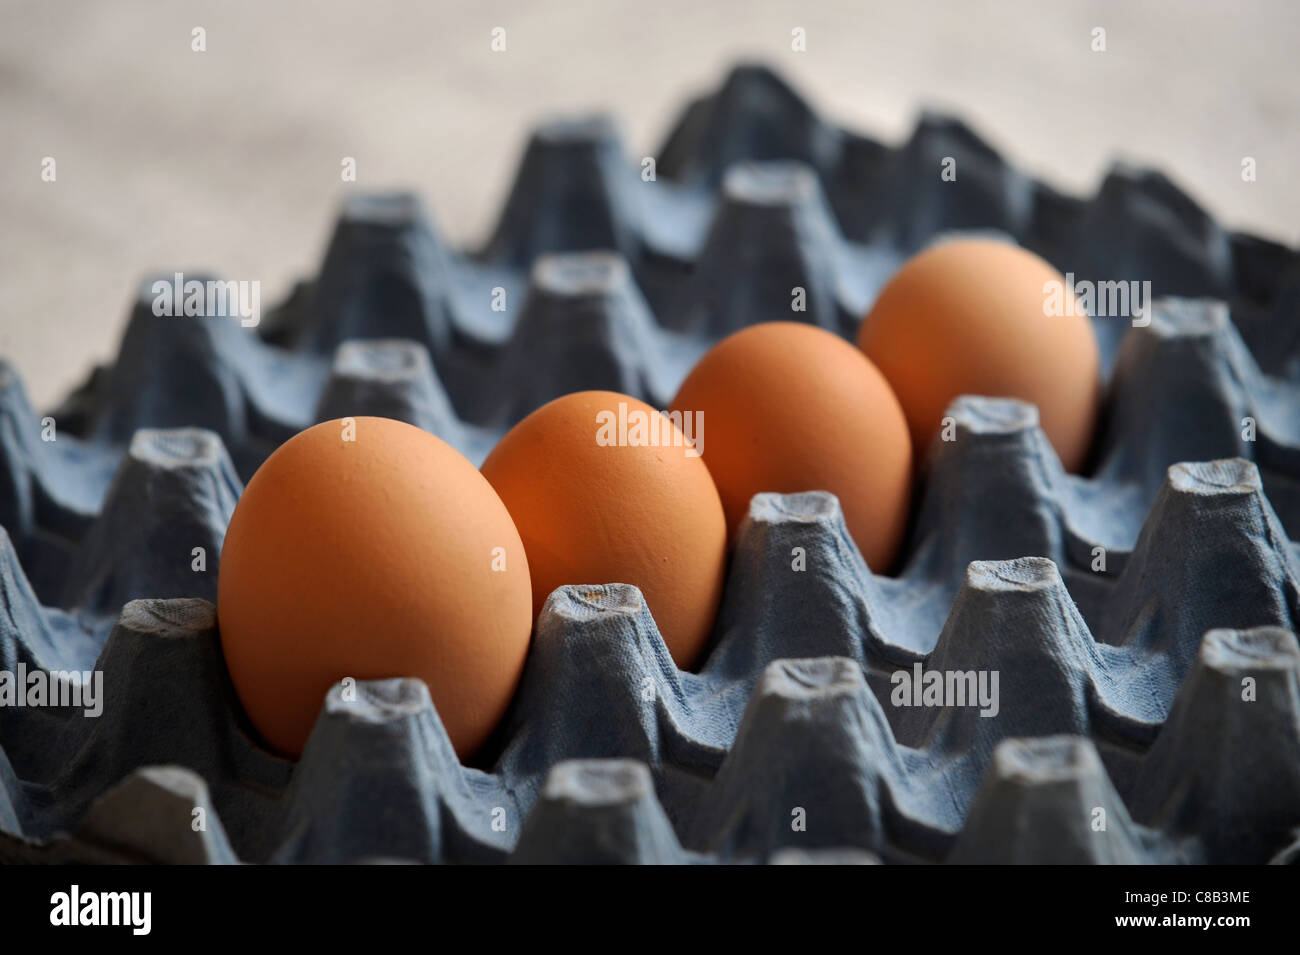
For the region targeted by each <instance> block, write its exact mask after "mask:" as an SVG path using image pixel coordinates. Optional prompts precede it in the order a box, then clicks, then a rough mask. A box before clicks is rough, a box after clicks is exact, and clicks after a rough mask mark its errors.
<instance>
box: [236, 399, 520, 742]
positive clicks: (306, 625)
mask: <svg viewBox="0 0 1300 955" xmlns="http://www.w3.org/2000/svg"><path fill="white" fill-rule="evenodd" d="M217 620H218V627H219V631H220V635H221V647H222V651H223V652H224V654H225V659H226V664H227V667H228V668H229V671H230V678H231V681H232V682H233V683H234V687H235V691H236V693H237V694H238V696H239V699H240V701H241V702H242V703H243V706H244V709H245V711H246V712H247V713H248V717H249V720H250V721H251V722H252V724H253V726H254V727H255V728H256V729H257V731H258V733H259V734H261V736H262V738H263V739H264V740H265V741H266V743H267V744H269V745H270V746H271V747H272V748H273V749H275V750H278V751H279V752H281V753H284V754H286V755H289V756H297V755H299V754H300V753H301V752H302V748H303V745H304V743H305V742H306V740H307V737H308V735H309V734H310V732H311V729H312V725H313V724H314V723H315V720H316V717H317V715H318V714H319V712H320V710H321V705H322V703H323V701H324V697H325V694H326V692H327V691H328V689H329V688H330V686H331V685H333V684H334V683H336V682H338V681H339V680H341V679H343V678H344V677H352V678H353V679H356V680H368V679H380V678H385V677H417V678H419V679H421V680H423V681H424V682H425V684H426V685H427V686H428V688H429V693H430V695H431V696H432V698H433V702H434V706H435V707H436V709H437V711H438V716H439V717H440V718H441V720H442V723H443V726H444V727H445V728H446V730H447V734H448V736H449V737H450V738H451V742H452V744H453V746H454V747H455V749H456V752H457V753H458V754H459V755H460V756H461V757H462V758H464V757H467V756H469V755H471V754H472V753H473V752H474V751H475V750H476V749H477V748H478V747H479V746H480V745H481V744H482V743H483V742H484V740H485V739H486V738H487V736H488V734H489V733H491V731H492V729H493V727H495V726H496V724H497V722H498V721H499V720H500V719H501V717H502V715H503V714H504V713H505V710H506V707H507V705H508V704H509V702H510V699H511V697H512V696H513V694H514V691H515V687H516V685H517V684H518V682H519V678H520V675H521V673H522V671H523V666H524V658H525V656H526V655H527V653H528V646H529V641H530V638H531V632H532V590H531V586H530V583H529V574H528V557H527V554H526V553H525V551H524V546H523V543H522V542H521V541H520V539H519V533H518V532H517V531H516V530H515V527H514V524H513V523H512V522H511V520H510V515H509V513H508V512H507V511H506V508H505V505H503V504H502V503H501V499H500V498H498V497H497V495H496V492H495V491H493V490H492V487H491V485H489V484H488V483H487V481H485V480H484V479H483V476H482V475H481V474H479V472H478V471H477V470H476V469H475V467H474V465H473V464H471V463H470V462H469V461H468V460H466V459H465V458H464V457H462V456H461V455H460V453H459V452H457V451H456V450H455V449H454V448H452V447H451V446H450V445H448V444H446V443H445V442H443V441H441V440H440V439H438V438H436V437H434V436H433V435H431V434H429V433H427V432H425V431H422V430H420V429H419V428H416V427H413V426H411V425H409V424H404V423H402V422H400V421H391V420H389V419H387V418H370V417H357V418H343V419H339V420H336V421H327V422H325V423H323V424H318V425H316V426H314V427H312V428H308V429H307V430H306V431H303V432H301V433H300V434H298V435H295V436H294V437H292V438H290V439H289V440H288V441H286V442H285V443H284V444H283V445H281V446H280V447H279V448H278V449H277V450H276V451H275V452H274V453H273V454H272V455H271V456H270V457H269V458H267V460H266V461H265V462H264V463H263V464H262V466H261V467H260V468H258V470H257V473H255V474H254V475H253V477H252V480H250V481H249V483H248V487H247V488H245V489H244V493H243V495H242V496H241V497H240V498H239V501H238V503H237V505H236V507H235V512H234V515H233V516H232V517H231V519H230V526H229V528H228V529H227V531H226V538H225V543H224V545H223V546H222V549H221V567H220V573H219V576H218V581H217Z"/></svg>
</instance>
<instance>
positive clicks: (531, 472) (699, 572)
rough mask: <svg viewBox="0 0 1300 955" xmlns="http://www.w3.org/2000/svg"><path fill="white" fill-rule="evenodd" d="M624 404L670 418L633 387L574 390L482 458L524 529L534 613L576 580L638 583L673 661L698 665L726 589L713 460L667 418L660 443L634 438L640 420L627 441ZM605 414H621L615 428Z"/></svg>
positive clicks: (628, 414)
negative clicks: (622, 437) (622, 435)
mask: <svg viewBox="0 0 1300 955" xmlns="http://www.w3.org/2000/svg"><path fill="white" fill-rule="evenodd" d="M620 404H621V405H622V406H623V414H624V420H625V421H627V422H633V421H635V420H637V418H636V417H635V416H636V415H642V416H650V417H653V418H659V417H660V415H659V412H658V411H657V410H655V409H654V408H652V407H651V406H650V405H648V404H646V403H645V402H643V401H638V400H637V399H636V398H632V397H629V396H628V395H620V394H616V393H614V392H609V391H583V392H578V393H576V394H570V395H565V396H564V397H561V398H557V399H556V400H554V401H552V402H550V403H549V404H546V405H543V406H542V407H541V408H539V409H537V410H536V411H534V412H533V413H532V414H530V415H529V416H528V417H526V418H524V420H523V421H521V422H519V424H517V425H515V427H514V428H512V429H511V430H510V431H509V433H507V434H506V436H505V437H504V438H502V439H501V441H500V443H499V444H498V445H497V446H496V448H495V449H493V451H492V453H491V454H490V455H489V456H488V458H487V460H486V461H485V462H484V463H483V475H484V476H485V477H486V478H487V479H488V481H489V482H491V484H492V486H493V487H494V488H496V491H497V493H498V494H500V495H501V500H503V501H504V502H505V505H506V507H507V508H508V509H509V511H510V514H511V516H512V517H513V518H514V521H515V525H516V526H517V527H518V528H519V536H520V537H522V538H523V542H524V548H525V550H527V552H528V565H529V567H530V568H531V570H532V579H533V611H534V613H540V612H541V609H542V606H543V605H544V604H545V602H546V598H547V597H548V596H549V595H550V594H551V592H552V591H554V590H555V589H556V588H557V587H560V586H563V585H565V584H606V583H621V584H634V585H635V586H637V587H639V588H640V589H641V592H642V594H643V595H644V597H645V600H646V604H647V606H648V607H649V608H650V613H651V615H652V616H653V617H654V619H655V623H656V624H657V625H658V627H659V632H660V634H661V635H662V636H663V639H664V642H665V643H666V644H667V646H668V649H669V651H670V652H671V653H672V656H673V660H674V661H676V663H677V665H678V666H679V667H682V668H689V667H691V666H692V665H693V664H694V663H695V661H696V660H697V659H698V657H699V655H700V652H701V651H702V650H703V648H704V646H705V644H706V643H707V641H708V638H709V635H710V633H711V632H712V629H713V621H714V617H715V615H716V613H717V609H718V602H719V600H720V599H721V596H722V585H723V578H724V575H725V573H726V559H727V541H726V522H725V520H724V518H723V514H722V503H721V502H720V501H719V500H718V492H717V489H716V488H714V486H713V480H712V478H710V477H709V472H708V469H707V468H705V466H704V463H703V461H701V460H700V458H699V457H698V455H695V454H694V452H693V451H692V449H691V447H690V445H689V443H687V442H686V440H685V439H684V437H683V435H682V433H681V431H680V430H678V429H677V427H676V426H675V425H669V423H668V421H667V419H662V420H663V422H664V425H668V426H667V427H663V429H662V430H663V432H664V433H665V434H664V436H663V437H661V438H659V443H658V444H657V445H651V444H641V445H634V444H632V443H631V442H633V441H635V440H638V434H637V432H635V431H633V429H632V428H631V427H627V428H625V429H624V430H625V431H626V432H627V440H626V441H625V442H624V443H621V444H620V443H617V442H618V440H619V433H618V432H619V428H618V426H617V421H618V416H619V413H620V412H619V406H620ZM606 416H612V420H613V421H614V422H615V424H614V427H613V432H612V434H611V431H610V430H609V424H610V422H611V418H610V417H606ZM641 420H647V421H648V420H649V418H643V419H641ZM611 437H612V438H613V440H614V441H615V443H613V444H610V443H608V439H610V438H611ZM640 437H642V438H647V439H648V432H646V433H644V434H641V435H640ZM674 442H675V443H674Z"/></svg>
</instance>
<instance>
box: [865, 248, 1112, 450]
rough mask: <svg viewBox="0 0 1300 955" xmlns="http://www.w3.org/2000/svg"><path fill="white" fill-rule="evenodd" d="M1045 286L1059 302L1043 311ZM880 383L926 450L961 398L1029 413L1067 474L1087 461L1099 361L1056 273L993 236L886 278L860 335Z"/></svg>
mask: <svg viewBox="0 0 1300 955" xmlns="http://www.w3.org/2000/svg"><path fill="white" fill-rule="evenodd" d="M1052 290H1055V291H1056V294H1057V295H1058V296H1060V297H1059V298H1058V302H1068V304H1066V305H1064V306H1063V307H1062V308H1061V309H1060V310H1061V311H1064V312H1065V314H1064V315H1060V314H1049V309H1048V305H1047V303H1048V301H1049V295H1050V294H1051V292H1052ZM858 345H859V346H860V347H861V348H862V350H863V351H864V352H866V354H867V356H868V357H869V358H870V359H871V360H872V361H873V362H875V363H876V366H877V367H878V368H879V369H880V370H881V372H883V373H884V376H885V377H886V378H888V379H889V383H890V385H892V386H893V389H894V393H895V394H897V395H898V400H899V402H900V403H901V404H902V406H903V411H904V413H905V414H906V415H907V423H908V426H909V427H910V428H911V431H912V444H913V446H914V447H915V448H916V450H917V455H918V457H920V456H922V455H924V454H925V453H926V452H927V450H928V449H929V447H930V442H931V441H932V440H933V439H934V436H935V435H936V434H937V433H938V432H939V430H940V428H941V423H942V420H943V416H944V413H945V411H946V409H947V407H948V403H949V402H950V401H952V399H953V398H956V397H957V396H958V395H963V394H972V395H993V396H1004V397H1010V398H1020V399H1023V400H1024V401H1029V402H1032V403H1033V404H1036V405H1037V406H1038V414H1039V419H1040V421H1041V422H1042V427H1043V431H1044V433H1046V435H1047V437H1048V439H1049V440H1050V441H1051V442H1052V444H1053V445H1054V446H1055V448H1056V453H1057V454H1058V455H1059V456H1060V458H1061V463H1062V464H1063V465H1064V466H1065V467H1066V469H1067V470H1070V471H1077V470H1078V469H1079V468H1081V467H1082V466H1083V464H1084V461H1085V459H1086V458H1087V455H1088V446H1089V444H1090V442H1091V440H1092V433H1093V427H1094V425H1095V422H1096V418H1097V407H1098V403H1099V399H1100V375H1101V357H1100V354H1099V352H1098V350H1097V340H1096V336H1095V334H1094V333H1093V330H1092V324H1091V322H1090V320H1089V319H1088V317H1087V316H1086V315H1084V314H1081V313H1080V310H1079V308H1078V307H1077V303H1076V302H1075V299H1074V290H1073V289H1070V288H1067V287H1066V286H1065V277H1064V276H1062V275H1061V273H1060V272H1057V271H1056V269H1054V268H1053V267H1052V266H1051V265H1049V264H1048V263H1047V262H1044V261H1043V260H1042V259H1040V258H1039V257H1038V256H1036V255H1034V254H1033V253H1032V252H1027V251H1025V250H1024V249H1021V248H1018V247H1016V246H1014V245H1010V244H1008V243H1005V242H998V241H995V240H992V239H958V240H952V241H949V242H942V243H940V244H938V245H935V246H933V247H931V248H929V249H927V250H925V251H924V252H921V253H920V254H918V255H916V256H915V257H913V258H912V259H910V260H908V262H907V263H906V264H904V265H903V267H902V268H901V269H899V270H898V272H897V273H895V274H894V277H893V278H892V279H890V280H889V284H887V285H886V286H885V288H884V290H883V291H881V293H880V297H879V298H878V299H877V300H876V304H875V305H874V306H873V307H872V309H871V312H870V313H869V314H868V315H867V317H866V320H865V321H863V323H862V328H861V329H860V330H859V332H858Z"/></svg>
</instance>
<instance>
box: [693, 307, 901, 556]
mask: <svg viewBox="0 0 1300 955" xmlns="http://www.w3.org/2000/svg"><path fill="white" fill-rule="evenodd" d="M672 410H673V411H674V412H678V411H680V412H687V413H689V412H697V411H698V412H701V413H702V414H703V416H704V425H705V431H704V436H705V440H704V443H703V444H704V447H703V450H704V463H705V464H707V465H708V467H709V472H710V473H711V474H712V475H713V480H714V482H715V483H716V484H717V486H718V493H719V494H720V495H721V496H722V504H723V507H724V508H725V509H726V512H727V524H728V528H729V530H730V533H731V534H733V535H734V534H735V531H736V528H737V527H738V526H739V524H740V522H741V520H742V519H743V518H744V517H745V515H746V514H747V513H748V512H749V502H750V499H751V498H752V497H753V496H754V495H755V494H758V493H760V492H763V491H776V492H780V493H783V494H789V493H793V492H797V491H830V492H832V493H833V494H835V495H836V497H838V498H839V500H840V508H841V509H842V510H843V512H844V520H845V523H846V525H847V526H848V529H849V533H850V534H852V535H853V539H854V540H855V541H856V542H857V545H858V549H859V550H860V551H861V552H862V556H863V558H865V560H866V561H867V566H869V567H870V568H871V569H872V570H874V571H877V572H878V573H884V572H887V571H888V570H889V569H890V568H891V567H892V565H893V563H894V558H895V556H896V555H897V553H898V548H899V545H900V544H901V542H902V539H903V532H904V530H905V529H906V526H907V512H908V501H909V499H910V497H911V487H912V485H911V481H912V446H911V442H910V440H909V439H908V436H907V422H906V421H905V420H904V418H903V412H902V409H901V408H899V406H898V401H897V400H896V399H895V398H894V394H893V392H892V391H890V390H889V385H888V384H887V383H886V382H885V379H884V378H883V377H882V376H881V374H880V372H879V371H877V370H876V368H875V366H873V365H872V364H871V362H869V361H867V359H866V358H864V357H863V355H862V352H860V351H858V349H856V348H854V347H853V346H852V345H850V344H849V343H848V342H846V341H844V340H843V339H842V338H839V337H838V336H836V335H833V334H831V333H830V332H827V331H824V330H822V329H820V328H816V327H814V326H812V325H803V324H799V323H796V322H764V323H762V324H759V325H753V326H751V327H749V328H746V329H744V330H742V331H739V332H736V333H735V334H734V335H731V336H729V337H728V338H724V339H723V340H722V341H721V342H719V343H718V344H717V345H715V346H714V347H713V348H712V349H711V350H710V351H709V352H708V353H707V354H706V355H705V356H704V357H703V358H702V359H700V362H699V364H697V365H696V366H695V368H694V369H692V371H691V373H690V374H689V375H688V376H687V378H686V381H685V382H684V383H683V384H682V387H681V389H680V390H679V391H678V392H677V397H676V398H674V399H673V402H672Z"/></svg>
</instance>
